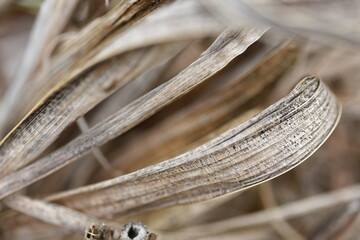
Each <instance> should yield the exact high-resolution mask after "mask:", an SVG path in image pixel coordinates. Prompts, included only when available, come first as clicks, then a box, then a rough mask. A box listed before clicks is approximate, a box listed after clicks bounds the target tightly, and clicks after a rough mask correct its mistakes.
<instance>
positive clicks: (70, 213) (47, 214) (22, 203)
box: [4, 195, 121, 232]
mask: <svg viewBox="0 0 360 240" xmlns="http://www.w3.org/2000/svg"><path fill="white" fill-rule="evenodd" d="M4 202H5V204H6V205H7V206H8V207H10V208H12V209H14V210H16V211H18V212H21V213H24V214H26V215H29V216H32V217H35V218H37V219H40V220H42V221H44V222H47V223H51V224H55V225H58V226H61V227H65V228H68V229H71V230H75V231H78V232H83V231H84V229H85V228H86V227H87V226H89V225H91V224H94V223H106V224H108V225H113V226H117V227H119V228H120V227H121V225H117V224H115V223H109V222H106V221H104V220H99V219H96V218H92V217H89V216H87V215H85V214H82V213H80V212H77V211H75V210H73V209H70V208H66V207H63V206H60V205H57V204H53V203H47V202H44V201H41V200H35V199H31V198H28V197H26V196H22V195H14V196H11V197H9V198H7V199H5V200H4Z"/></svg>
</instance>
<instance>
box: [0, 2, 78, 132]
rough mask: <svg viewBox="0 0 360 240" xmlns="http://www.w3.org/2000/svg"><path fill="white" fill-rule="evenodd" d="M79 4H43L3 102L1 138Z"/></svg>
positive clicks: (0, 114) (0, 116)
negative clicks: (52, 44)
mask: <svg viewBox="0 0 360 240" xmlns="http://www.w3.org/2000/svg"><path fill="white" fill-rule="evenodd" d="M78 2H79V1H78V0H67V1H57V0H49V1H45V2H44V4H42V6H41V9H40V12H39V14H38V17H37V19H36V22H35V24H34V27H33V30H32V33H31V36H30V40H29V42H28V46H27V47H26V50H25V52H24V54H23V57H22V59H21V63H20V65H19V67H18V69H17V71H16V76H15V78H14V80H13V81H12V83H11V85H10V88H9V89H8V91H7V92H6V97H5V99H3V100H2V102H1V103H2V105H1V108H0V136H2V133H1V132H2V130H3V127H5V126H4V124H5V123H6V122H7V121H8V120H10V119H11V118H10V115H11V114H13V113H11V110H13V109H14V104H16V103H17V101H19V100H18V96H19V94H20V93H21V91H22V90H23V86H24V85H25V83H26V82H27V81H29V78H30V76H31V75H32V74H34V71H35V69H36V68H37V67H39V64H40V62H41V59H42V58H43V57H44V52H45V51H46V49H47V48H48V47H49V45H50V44H51V42H52V40H53V39H54V37H55V36H57V35H58V34H59V33H60V32H61V31H63V28H64V27H65V26H66V24H67V23H68V21H69V19H70V14H72V12H73V11H74V9H75V7H76V5H77V3H78ZM0 5H1V3H0Z"/></svg>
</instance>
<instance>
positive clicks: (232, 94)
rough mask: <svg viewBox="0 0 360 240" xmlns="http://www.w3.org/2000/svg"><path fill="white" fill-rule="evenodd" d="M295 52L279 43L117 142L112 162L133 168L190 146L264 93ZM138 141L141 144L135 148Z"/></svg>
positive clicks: (174, 154) (294, 55) (116, 165)
mask: <svg viewBox="0 0 360 240" xmlns="http://www.w3.org/2000/svg"><path fill="white" fill-rule="evenodd" d="M297 53H298V47H296V46H295V44H294V43H293V42H286V43H283V44H280V46H278V47H276V48H275V49H273V50H272V51H270V52H269V53H268V54H267V55H266V56H264V57H263V58H262V60H261V61H260V62H258V63H257V64H256V65H255V66H253V67H252V68H251V69H249V70H248V71H247V72H245V73H244V74H243V75H241V76H240V77H237V78H236V79H234V80H232V81H231V82H229V83H228V84H224V86H223V87H221V88H219V89H218V90H217V91H216V92H214V93H213V94H212V95H211V96H209V97H208V98H206V99H204V100H203V101H201V102H197V103H193V104H192V106H191V107H188V108H186V109H184V110H183V111H180V112H179V113H177V114H175V115H174V116H169V117H167V118H166V119H165V120H164V121H162V122H161V123H160V124H159V125H158V126H157V127H155V128H152V129H150V130H148V131H143V133H142V134H141V135H139V134H138V135H137V136H136V138H135V139H134V140H133V141H127V142H126V144H123V145H122V146H119V148H118V149H117V150H115V151H114V152H115V153H113V154H114V155H115V156H116V155H117V157H116V159H115V161H113V164H114V166H115V167H117V168H119V169H126V170H127V171H129V170H130V171H131V170H137V169H139V166H140V167H144V166H146V165H149V164H152V163H154V162H156V161H160V160H165V159H167V158H170V157H174V156H176V155H178V154H181V153H183V152H185V151H187V150H190V149H187V148H188V147H189V145H190V144H192V143H193V142H194V141H196V140H198V139H199V138H201V137H203V136H205V135H206V134H208V133H210V132H211V131H213V130H214V129H216V128H218V127H219V126H221V125H222V124H224V123H226V122H227V121H229V120H230V119H231V118H233V117H234V116H237V115H238V114H239V113H240V112H242V111H245V110H248V109H249V108H251V107H252V106H253V105H255V104H256V99H259V98H257V97H258V96H259V95H260V94H263V95H262V96H266V94H264V93H263V92H264V90H268V89H269V88H271V87H272V85H274V82H275V81H276V80H278V79H279V77H280V76H281V75H282V74H283V73H284V72H285V71H286V70H288V69H289V68H290V67H291V66H292V65H293V64H294V61H295V58H296V56H297ZM235 67H236V66H235ZM219 81H221V76H220V79H219ZM253 102H254V103H253ZM197 119H199V120H197ZM174 126H176V128H174ZM159 132H161V133H162V134H158V133H159ZM203 143H204V142H203ZM139 145H141V146H142V147H141V148H138V147H137V146H139ZM125 150H126V151H125ZM184 150H185V151H184ZM169 155H170V157H169Z"/></svg>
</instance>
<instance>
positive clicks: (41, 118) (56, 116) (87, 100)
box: [0, 43, 183, 176]
mask: <svg viewBox="0 0 360 240" xmlns="http://www.w3.org/2000/svg"><path fill="white" fill-rule="evenodd" d="M182 46H183V44H181V43H180V45H179V44H167V45H160V46H157V47H153V48H151V47H150V48H145V49H139V50H138V51H136V52H131V53H130V54H127V55H125V56H120V57H118V58H114V59H111V60H109V61H108V62H103V63H101V64H99V65H97V66H95V67H94V68H93V69H91V70H90V71H88V72H85V73H84V74H83V75H82V76H79V77H78V78H76V79H74V80H73V81H71V82H68V84H66V85H65V86H62V87H60V88H59V89H57V91H55V92H54V93H53V94H52V95H50V96H49V97H48V98H47V99H46V100H45V101H44V102H43V103H42V104H41V105H39V106H38V107H36V108H35V109H34V110H33V111H32V113H31V114H30V115H29V116H28V117H26V118H25V119H24V120H23V121H22V122H21V123H20V124H19V125H18V126H17V127H16V128H15V129H14V130H13V131H12V132H11V133H10V134H9V135H8V136H7V137H6V138H4V139H3V141H2V142H1V143H0V166H1V169H0V176H4V175H6V174H8V173H10V172H12V171H14V170H16V169H18V168H19V167H22V166H24V165H26V164H27V163H29V162H31V161H32V160H33V159H34V158H36V157H37V156H38V155H39V154H40V153H41V152H42V151H43V150H44V149H45V148H46V147H48V146H49V145H50V144H51V143H52V142H53V141H54V140H55V139H56V137H57V136H58V135H59V134H60V133H61V132H62V130H64V129H65V127H67V126H68V125H69V124H70V123H71V122H73V121H74V120H76V119H77V118H79V117H80V116H82V115H84V114H85V113H86V112H88V111H89V110H90V109H92V108H93V107H94V106H95V105H96V104H98V103H99V102H100V101H102V100H103V99H105V98H106V97H107V96H109V95H110V94H112V93H113V92H114V91H115V90H117V89H119V88H121V87H123V86H124V85H126V84H127V83H128V82H129V81H131V80H133V79H134V78H136V77H138V76H139V75H140V74H142V73H143V72H144V71H146V70H148V69H149V68H151V67H153V66H154V65H156V64H160V63H161V62H162V61H164V60H166V59H168V58H169V56H172V55H173V54H176V53H177V52H178V51H179V50H180V49H181V48H182Z"/></svg>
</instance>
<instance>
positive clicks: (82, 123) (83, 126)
mask: <svg viewBox="0 0 360 240" xmlns="http://www.w3.org/2000/svg"><path fill="white" fill-rule="evenodd" d="M76 122H77V125H78V127H79V128H80V130H81V131H82V132H83V133H85V132H86V131H88V130H89V129H90V127H89V125H88V123H87V121H86V120H85V118H84V117H81V118H79V119H77V120H76ZM92 154H93V155H94V157H95V159H96V160H97V161H98V163H99V164H100V166H102V167H103V168H104V169H105V170H106V171H107V172H108V173H111V174H112V175H114V176H119V175H123V174H124V173H123V172H121V171H120V170H116V169H114V168H113V167H112V166H111V164H110V163H109V161H108V159H107V158H106V157H105V155H104V154H103V153H102V152H101V150H100V148H94V149H93V150H92Z"/></svg>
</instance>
